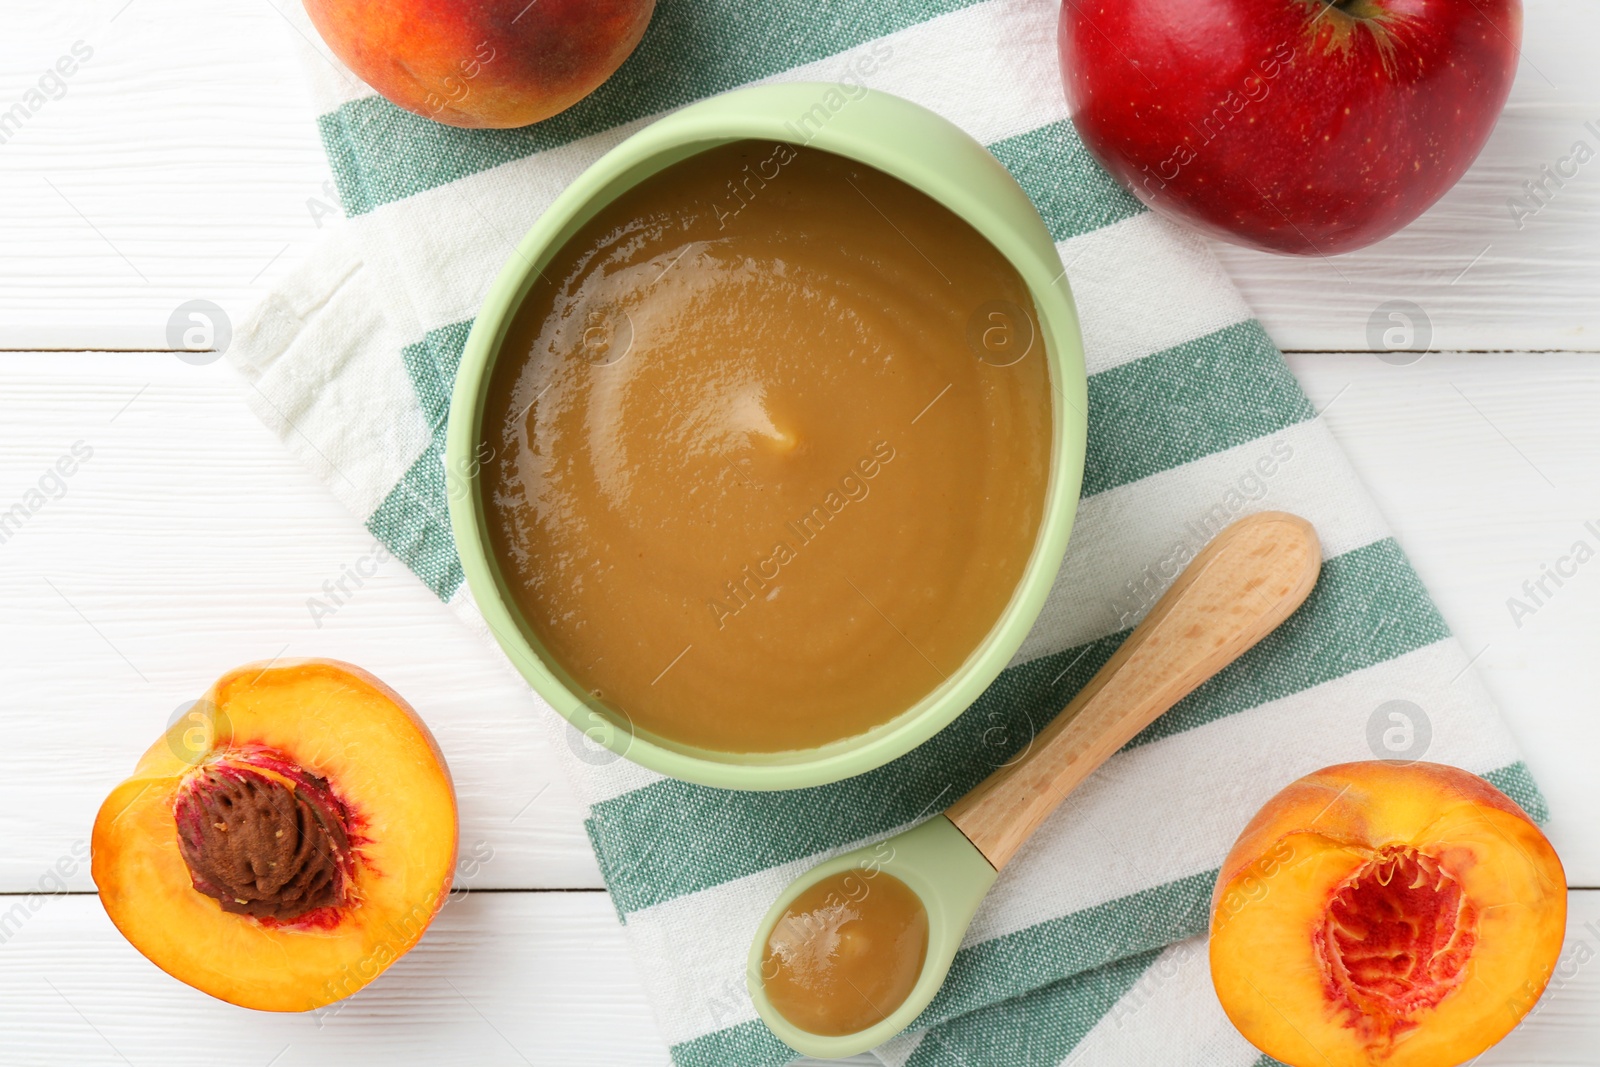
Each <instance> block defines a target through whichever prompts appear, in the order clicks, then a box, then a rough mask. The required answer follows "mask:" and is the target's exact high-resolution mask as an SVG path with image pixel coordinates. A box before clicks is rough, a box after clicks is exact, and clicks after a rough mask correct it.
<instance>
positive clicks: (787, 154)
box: [481, 141, 1052, 752]
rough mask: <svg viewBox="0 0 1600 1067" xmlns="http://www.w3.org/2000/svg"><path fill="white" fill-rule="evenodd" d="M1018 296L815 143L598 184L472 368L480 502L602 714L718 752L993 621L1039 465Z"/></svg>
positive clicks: (776, 737) (901, 694)
mask: <svg viewBox="0 0 1600 1067" xmlns="http://www.w3.org/2000/svg"><path fill="white" fill-rule="evenodd" d="M1051 426H1052V407H1051V401H1050V381H1049V370H1048V367H1047V365H1046V359H1045V353H1044V350H1043V342H1042V340H1040V339H1039V337H1038V327H1037V322H1036V320H1035V318H1034V312H1033V304H1032V301H1031V299H1030V297H1029V295H1028V291H1027V287H1026V285H1025V284H1024V283H1023V281H1022V279H1021V278H1020V277H1019V276H1018V275H1017V273H1016V271H1015V270H1014V269H1013V268H1012V267H1011V265H1010V264H1009V263H1008V262H1007V261H1006V260H1005V258H1004V257H1003V256H1001V255H1000V253H999V252H998V251H996V250H995V249H994V247H993V246H992V245H990V244H989V243H988V242H987V241H986V240H985V239H984V238H983V237H982V236H981V235H979V234H978V232H977V231H976V230H974V229H972V227H971V226H969V225H968V224H967V223H966V222H965V221H963V220H962V219H960V218H959V217H957V216H956V215H955V214H953V213H952V212H950V211H949V210H948V209H946V208H945V207H943V206H942V205H940V204H939V203H937V202H936V201H934V200H933V199H931V198H930V197H928V196H926V195H924V194H922V193H921V192H919V191H917V190H915V189H913V188H911V187H910V186H908V185H906V184H905V183H903V182H901V181H899V180H898V179H896V178H892V177H890V176H888V175H886V174H883V173H881V172H879V171H876V170H874V169H872V168H870V167H867V166H865V165H863V164H859V163H856V162H853V161H850V160H847V159H844V158H843V157H840V156H835V155H832V154H829V153H825V152H820V151H816V150H811V149H806V148H803V147H800V146H796V145H789V144H771V143H763V142H755V141H741V142H736V143H733V144H729V145H724V146H722V147H718V148H715V149H711V150H709V151H706V152H703V153H701V154H699V155H695V156H692V157H690V158H688V159H686V160H683V161H681V162H679V163H676V164H674V165H672V166H670V167H668V168H667V169H665V170H663V171H661V172H659V173H657V174H655V175H654V176H652V177H649V178H647V179H645V180H644V181H642V182H640V183H639V184H638V185H636V186H635V187H634V188H632V189H631V190H629V191H628V192H626V193H624V194H623V195H622V196H620V197H619V198H617V199H616V200H614V201H612V202H611V203H610V204H609V205H608V206H607V207H605V208H604V209H602V210H601V212H600V213H599V214H598V215H596V216H595V217H594V218H593V219H591V220H590V221H589V222H588V223H587V224H585V225H584V226H583V227H582V228H581V229H580V230H579V231H578V232H577V233H576V234H575V235H574V236H573V237H572V238H571V239H570V240H569V241H568V242H567V243H566V244H565V245H564V246H563V247H562V248H561V249H560V250H559V251H558V252H557V253H556V254H555V256H554V258H553V259H552V260H551V261H550V262H549V263H547V264H545V265H544V267H543V270H542V271H541V276H540V277H539V278H538V279H537V280H536V281H535V283H534V286H533V288H532V290H531V291H530V293H529V295H528V297H527V298H526V300H525V301H524V303H523V304H522V306H521V308H520V309H519V310H518V312H517V315H516V317H515V319H514V321H513V323H512V326H511V328H510V331H509V334H508V337H507V340H506V343H505V346H504V348H503V349H502V354H501V356H500V358H499V361H498V363H497V365H496V367H495V370H494V372H493V380H492V382H491V388H490V391H489V401H488V407H487V409H486V416H485V420H484V435H485V442H484V443H485V445H486V446H487V447H485V448H484V449H482V450H481V454H483V455H487V456H490V457H491V458H490V459H489V460H488V461H487V463H486V464H485V469H484V488H485V512H486V515H485V518H486V526H487V529H488V532H489V538H490V543H491V546H492V550H493V552H494V554H495V557H496V560H497V562H498V565H499V567H500V570H501V572H502V575H503V577H504V579H505V581H506V584H507V585H508V587H509V588H510V591H511V594H512V597H513V599H514V600H515V601H516V603H517V605H518V606H519V608H520V609H521V611H522V613H523V615H524V616H525V618H526V620H527V623H528V625H529V626H530V627H531V628H532V629H533V631H534V632H535V634H536V635H537V637H538V639H539V640H540V641H541V642H542V643H543V644H544V646H545V648H546V649H547V651H548V652H549V654H550V655H551V656H552V657H553V658H554V659H555V660H556V661H557V662H559V663H560V664H562V665H563V667H564V668H565V669H566V670H567V672H568V673H569V674H570V675H571V676H572V677H573V678H574V679H575V680H576V682H577V683H578V685H580V686H581V687H583V688H584V689H587V690H589V691H590V692H591V693H593V694H594V698H595V699H596V700H597V701H601V702H603V703H604V704H605V705H606V706H608V707H610V708H612V709H615V710H616V711H617V712H619V713H620V714H621V715H623V716H625V717H626V718H627V719H628V720H629V721H630V722H631V723H632V725H633V726H634V727H635V728H637V729H639V730H643V731H649V732H651V733H654V734H656V735H658V736H660V737H662V738H666V739H669V740H672V741H677V742H681V743H686V744H692V745H698V746H702V747H705V748H710V749H715V750H719V751H726V752H776V751H783V750H788V749H798V748H812V747H816V746H819V745H823V744H826V743H828V742H830V741H835V740H839V739H841V738H845V737H849V736H852V735H855V734H858V733H861V732H863V731H866V730H869V729H871V728H872V727H874V726H878V725H880V724H882V723H885V722H887V721H889V720H890V719H893V718H894V717H896V716H897V715H899V714H900V713H902V712H904V711H906V710H907V709H909V708H910V707H911V706H912V705H914V704H915V703H916V702H917V701H918V700H920V699H921V698H922V697H924V696H925V695H927V694H928V693H929V692H930V691H931V690H933V689H934V688H935V687H936V686H938V685H939V684H940V683H941V682H942V681H943V680H944V679H945V677H946V676H947V675H948V674H949V673H951V672H952V671H954V670H955V669H956V668H957V667H958V666H959V665H960V664H961V663H962V662H963V661H964V660H965V659H966V658H967V657H968V655H969V654H970V653H972V651H973V650H974V649H975V648H976V647H977V646H978V644H979V643H980V642H981V641H982V640H983V638H984V637H985V635H986V634H987V633H988V631H989V630H990V629H991V627H992V626H993V625H994V623H995V622H996V620H997V619H998V617H999V616H1000V614H1001V612H1002V611H1003V610H1004V608H1005V606H1006V604H1007V603H1008V602H1009V601H1010V599H1011V596H1012V593H1013V591H1014V589H1015V587H1016V584H1017V582H1018V580H1019V578H1020V577H1021V575H1022V572H1023V570H1024V568H1025V566H1026V564H1027V562H1028V558H1029V556H1030V554H1031V552H1032V550H1033V546H1034V540H1035V536H1036V534H1037V532H1038V527H1039V522H1040V517H1041V514H1042V512H1043V508H1044V499H1045V491H1046V481H1047V477H1048V474H1049V468H1050V458H1051V457H1050V439H1051Z"/></svg>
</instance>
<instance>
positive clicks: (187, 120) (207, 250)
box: [0, 0, 339, 348]
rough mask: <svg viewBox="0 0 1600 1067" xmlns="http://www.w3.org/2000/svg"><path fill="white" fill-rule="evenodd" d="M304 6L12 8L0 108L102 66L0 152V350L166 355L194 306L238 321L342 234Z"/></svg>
mask: <svg viewBox="0 0 1600 1067" xmlns="http://www.w3.org/2000/svg"><path fill="white" fill-rule="evenodd" d="M296 2H298V0H217V2H204V0H132V2H131V3H129V2H128V0H91V2H89V3H75V4H10V5H7V7H6V11H5V16H4V17H5V32H3V33H0V111H5V110H7V109H9V108H10V107H11V106H12V105H13V104H15V103H17V102H19V101H23V100H24V96H25V93H26V92H27V90H29V89H30V88H34V87H37V85H38V80H39V78H40V77H41V75H42V73H43V72H44V71H45V70H46V69H47V68H50V67H52V66H53V65H54V64H55V62H56V61H57V59H58V58H60V57H61V56H62V55H65V54H67V53H68V52H69V50H70V48H71V46H72V45H73V43H74V42H77V41H82V42H84V44H85V46H87V47H88V48H90V49H92V50H93V56H92V58H91V59H89V60H88V61H86V62H84V63H83V64H82V65H81V69H80V70H78V72H77V73H76V74H74V75H72V77H70V78H68V79H65V89H66V91H65V95H64V96H62V97H61V98H60V99H48V100H46V102H45V103H44V106H43V107H41V108H40V109H39V110H38V111H37V113H35V114H33V115H32V116H31V117H29V118H28V120H27V121H26V123H25V125H24V126H23V127H22V130H21V132H20V133H17V134H16V135H14V136H12V137H11V138H10V139H9V140H6V141H4V143H0V347H3V348H24V347H31V348H85V347H111V348H164V347H166V341H165V333H166V322H167V319H168V316H169V315H170V314H171V312H172V310H173V309H174V308H175V307H177V306H178V305H179V304H181V303H183V302H184V301H187V300H191V299H195V298H205V299H209V300H212V301H214V302H215V303H217V304H219V305H220V306H221V307H222V308H223V309H224V310H225V311H226V312H227V313H228V314H229V315H230V316H231V317H232V319H233V321H235V322H237V321H239V320H240V319H242V318H243V316H244V315H245V313H246V312H248V311H249V309H250V308H251V307H252V306H253V305H254V304H255V303H256V301H257V300H259V299H260V297H261V296H262V295H263V294H265V293H266V292H267V291H268V289H269V288H270V287H271V285H272V283H273V282H274V281H276V280H277V279H278V278H280V277H282V276H283V275H284V273H285V272H287V271H288V270H290V269H291V268H292V267H293V266H294V265H295V264H296V263H298V262H299V261H300V260H301V259H302V258H303V257H304V256H305V255H306V254H307V253H308V252H309V251H310V249H311V247H312V245H313V244H314V243H315V241H316V238H317V237H318V234H319V226H318V222H319V221H320V222H321V223H322V229H324V230H325V229H326V228H327V227H328V226H329V225H330V224H333V223H337V222H338V221H339V216H338V214H337V210H336V205H337V203H338V201H337V199H336V198H333V197H332V196H331V195H330V193H329V192H328V191H325V189H324V184H325V183H327V182H329V181H330V177H331V172H330V171H329V169H328V164H327V160H326V157H325V156H324V155H323V152H322V146H321V143H320V141H319V140H318V138H317V132H316V127H315V123H314V112H313V109H312V106H311V102H310V98H309V94H308V93H307V90H306V87H305V82H306V79H305V76H304V74H303V72H302V68H301V64H300V53H301V52H302V51H303V50H306V49H307V48H308V46H307V45H306V43H305V42H304V41H303V40H301V39H300V38H299V37H298V36H297V35H296V34H295V31H294V30H292V29H291V28H290V27H289V25H288V24H287V23H286V22H285V21H284V20H283V18H282V17H281V16H280V15H279V14H278V13H277V9H276V7H275V6H274V5H277V4H285V3H296ZM313 61H315V60H313ZM329 188H330V189H331V186H330V187H329ZM308 201H311V202H314V204H308ZM315 204H322V205H331V206H333V207H334V209H335V210H334V213H333V214H332V215H325V214H322V211H323V208H321V207H315V206H314V205H315Z"/></svg>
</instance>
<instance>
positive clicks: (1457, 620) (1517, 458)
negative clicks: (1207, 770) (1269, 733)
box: [1289, 354, 1600, 886]
mask: <svg viewBox="0 0 1600 1067" xmlns="http://www.w3.org/2000/svg"><path fill="white" fill-rule="evenodd" d="M1289 362H1290V366H1291V368H1292V369H1293V370H1294V372H1295V374H1296V376H1297V377H1298V378H1299V379H1300V382H1301V384H1302V385H1303V386H1304V387H1305V389H1306V391H1307V392H1308V393H1309V395H1310V396H1311V399H1312V402H1313V403H1314V404H1315V405H1316V406H1317V408H1318V409H1319V410H1322V411H1325V412H1326V415H1325V417H1326V418H1327V420H1328V424H1329V426H1330V428H1331V429H1332V431H1333V433H1334V435H1335V436H1336V437H1337V438H1338V439H1339V442H1340V444H1341V445H1343V446H1344V449H1345V452H1346V454H1347V455H1348V456H1349V458H1350V460H1351V462H1352V463H1353V464H1354V465H1355V468H1356V470H1357V472H1358V473H1359V475H1360V476H1361V478H1362V480H1363V481H1364V482H1365V483H1366V485H1367V488H1368V489H1369V490H1370V491H1371V492H1372V494H1373V496H1374V497H1375V498H1376V500H1377V503H1378V507H1379V509H1380V510H1381V511H1382V512H1383V514H1384V515H1385V517H1387V518H1388V520H1389V522H1390V524H1391V525H1392V526H1393V527H1394V529H1395V532H1396V535H1397V536H1398V537H1399V539H1400V544H1401V545H1402V546H1403V547H1404V548H1405V550H1406V552H1407V554H1408V555H1409V556H1410V557H1411V561H1412V562H1413V563H1414V564H1415V565H1416V567H1417V569H1418V571H1419V572H1420V573H1421V575H1422V580H1423V582H1424V583H1425V584H1426V586H1427V587H1428V589H1429V591H1430V592H1431V593H1432V594H1433V596H1434V599H1435V600H1437V601H1438V603H1439V607H1440V609H1441V610H1442V612H1443V613H1444V617H1445V620H1446V621H1447V622H1448V623H1449V624H1450V626H1451V628H1452V629H1453V630H1454V631H1455V633H1456V635H1457V636H1458V638H1459V639H1460V641H1461V643H1462V645H1463V646H1465V648H1466V650H1467V654H1468V655H1469V656H1476V657H1477V660H1476V664H1475V666H1476V669H1477V671H1478V673H1479V676H1480V677H1481V678H1482V679H1483V681H1484V682H1485V684H1487V685H1488V687H1489V690H1490V692H1491V693H1492V694H1493V695H1494V696H1495V698H1496V700H1497V701H1498V702H1499V704H1500V706H1501V708H1502V709H1503V710H1504V712H1505V716H1506V719H1507V721H1508V722H1509V723H1510V726H1511V729H1512V732H1513V733H1514V734H1515V735H1516V737H1517V740H1518V742H1519V743H1520V744H1521V746H1522V748H1523V751H1524V752H1525V753H1526V754H1527V758H1528V763H1529V765H1530V766H1531V767H1532V769H1533V773H1534V776H1535V777H1536V778H1537V779H1538V781H1539V784H1540V785H1541V786H1542V787H1543V789H1544V792H1545V794H1546V795H1547V796H1548V798H1549V800H1550V808H1551V811H1552V813H1553V817H1552V819H1551V823H1550V826H1549V827H1548V830H1549V832H1550V837H1551V840H1552V841H1553V842H1554V843H1555V845H1556V848H1557V850H1558V851H1559V852H1560V853H1561V856H1562V859H1563V860H1564V861H1565V863H1566V866H1567V876H1568V880H1569V884H1572V885H1581V886H1600V840H1597V838H1596V836H1595V833H1594V827H1593V822H1594V816H1595V814H1596V812H1600V778H1597V777H1596V775H1595V773H1594V754H1595V752H1597V751H1600V722H1597V720H1596V717H1595V714H1594V711H1595V702H1594V698H1593V694H1594V693H1595V692H1597V691H1600V657H1597V656H1596V655H1595V650H1596V649H1597V648H1600V562H1590V563H1589V564H1587V565H1584V566H1581V567H1576V576H1575V577H1573V578H1570V579H1566V580H1565V582H1566V584H1565V585H1564V586H1562V587H1559V588H1558V587H1556V586H1555V584H1554V583H1553V582H1550V581H1548V580H1547V581H1546V588H1547V589H1548V590H1549V591H1550V592H1551V593H1553V594H1554V595H1553V596H1548V597H1544V598H1542V599H1543V600H1544V603H1543V604H1542V605H1541V606H1538V607H1537V608H1536V612H1535V614H1532V615H1520V613H1519V617H1518V618H1513V615H1512V612H1511V611H1510V610H1509V609H1508V607H1507V602H1508V600H1509V599H1510V598H1512V597H1517V598H1520V599H1524V600H1526V598H1527V594H1526V593H1525V592H1524V590H1523V583H1524V582H1526V581H1530V580H1531V581H1538V580H1539V579H1540V578H1541V576H1542V575H1543V574H1544V573H1545V571H1544V568H1545V567H1546V566H1547V565H1548V566H1552V567H1553V566H1555V565H1557V564H1558V563H1559V562H1560V560H1561V559H1562V558H1563V557H1564V556H1567V555H1569V554H1570V553H1571V552H1572V548H1573V545H1574V543H1575V542H1576V541H1578V540H1580V539H1585V540H1587V543H1588V545H1589V546H1590V547H1589V550H1590V551H1591V552H1593V551H1596V550H1600V533H1597V532H1596V531H1600V497H1597V495H1596V493H1595V487H1596V484H1597V483H1596V480H1595V473H1594V472H1595V471H1596V470H1600V420H1596V419H1595V416H1594V413H1595V411H1596V410H1600V365H1597V363H1596V361H1595V360H1594V358H1593V357H1591V356H1584V355H1549V354H1547V355H1539V356H1519V355H1504V354H1502V355H1468V356H1462V355H1437V354H1436V355H1430V356H1428V357H1426V358H1425V359H1423V360H1422V361H1421V362H1420V363H1417V364H1415V365H1413V366H1409V367H1398V366H1393V365H1390V364H1388V363H1384V362H1382V361H1381V360H1379V359H1377V358H1375V357H1373V356H1371V355H1343V356H1333V355H1304V356H1293V357H1291V358H1290V361H1289ZM1589 522H1593V523H1594V528H1593V529H1590V528H1587V527H1586V525H1585V524H1586V523H1589ZM1566 566H1567V567H1568V569H1572V568H1574V567H1575V566H1576V565H1575V564H1574V563H1573V562H1572V561H1571V560H1569V561H1568V563H1567V564H1566ZM1528 602H1529V603H1531V601H1528ZM1424 711H1426V709H1424Z"/></svg>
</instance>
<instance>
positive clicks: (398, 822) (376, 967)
mask: <svg viewBox="0 0 1600 1067" xmlns="http://www.w3.org/2000/svg"><path fill="white" fill-rule="evenodd" d="M195 707H197V708H200V709H203V710H202V711H201V712H199V713H197V714H196V716H194V717H191V719H187V720H184V721H180V722H177V723H174V724H173V725H172V726H171V727H170V728H169V729H168V731H167V733H166V734H165V735H164V736H162V737H161V738H160V739H158V740H157V741H156V743H155V744H153V745H151V746H150V748H149V749H148V750H147V751H146V752H145V754H144V756H143V757H142V758H141V759H140V760H139V763H138V765H137V766H136V767H135V768H134V770H133V773H132V774H131V775H130V776H129V777H128V778H127V779H125V780H124V781H123V782H122V783H120V784H119V785H117V786H116V787H115V788H114V789H112V791H111V793H110V795H108V796H107V798H106V800H105V803H103V804H102V805H101V807H100V812H99V814H98V815H97V816H96V818H95V824H94V832H93V837H92V840H91V844H90V851H91V854H92V872H93V876H94V881H95V885H96V887H97V888H98V889H99V892H100V903H101V905H102V906H103V907H104V908H105V910H106V914H107V915H108V916H109V917H110V919H111V921H112V922H113V923H114V924H115V925H116V927H117V929H118V930H119V931H121V932H122V934H123V935H124V936H125V937H127V939H128V940H129V942H130V943H132V945H133V946H134V947H135V948H137V949H138V950H139V951H140V952H141V953H143V954H144V955H145V956H146V957H147V958H148V959H149V960H150V961H151V962H152V963H154V964H155V965H156V966H157V967H159V968H161V969H162V970H164V971H166V972H167V973H168V974H170V975H172V976H173V977H174V978H177V979H178V980H180V981H183V982H186V983H188V984H189V985H191V986H193V987H195V988H196V989H199V990H201V991H202V992H205V993H209V994H210V995H212V996H214V997H218V998H220V999H222V1000H225V1001H228V1002H229V1003H232V1004H238V1005H240V1006H242V1007H247V1008H255V1009H258V1010H262V1011H308V1010H311V1009H315V1008H319V1007H322V1006H323V1005H326V1004H329V1003H331V1002H333V1001H335V1000H339V999H340V998H342V997H346V996H349V995H350V994H352V993H354V992H356V991H357V990H359V989H361V988H362V987H363V986H365V985H367V984H368V983H369V982H371V981H372V980H373V979H375V978H377V977H378V975H380V974H381V973H383V971H384V970H385V969H386V968H387V967H388V966H389V965H390V964H392V963H393V962H394V961H395V960H397V959H399V958H400V957H401V956H403V955H405V953H406V952H407V951H409V950H410V949H411V947H412V946H413V945H415V944H416V942H417V941H418V939H419V938H421V937H422V935H423V932H424V931H425V930H426V929H427V928H428V925H429V923H430V922H431V921H432V920H433V917H434V916H435V915H436V914H437V913H438V910H439V908H440V907H441V906H442V905H443V903H444V901H445V899H446V895H447V894H448V893H449V891H450V886H451V881H452V878H453V875H454V868H455V862H456V844H457V837H458V830H457V823H456V800H455V790H454V787H453V786H452V784H451V780H450V772H449V768H448V767H447V766H446V765H445V762H444V757H443V755H442V753H441V752H440V750H439V747H438V745H437V743H435V741H434V739H433V736H432V734H431V733H430V732H429V731H428V728H427V726H426V725H425V724H424V723H423V721H422V720H421V718H420V717H418V716H417V714H416V712H415V711H413V710H412V708H411V707H410V705H408V704H407V703H406V702H405V700H404V699H403V698H401V697H400V695H399V694H398V693H396V692H394V690H392V689H390V688H389V687H388V686H386V685H384V684H383V683H382V682H380V681H379V680H378V679H376V678H374V677H373V676H372V675H370V674H368V673H367V672H365V671H362V670H360V669H359V668H357V667H354V666H352V665H350V664H347V663H339V662H336V661H331V660H279V661H275V662H273V663H270V664H260V663H258V664H250V665H247V666H244V667H240V668H238V669H236V670H233V671H229V672H228V673H227V674H225V675H223V676H222V677H221V678H220V679H218V680H217V682H216V683H215V684H214V685H212V687H211V688H210V689H209V690H208V691H207V693H206V694H205V696H204V698H203V699H202V700H201V701H199V702H198V703H197V704H196V705H195ZM202 727H203V728H202ZM280 834H281V836H280ZM286 870H287V873H286Z"/></svg>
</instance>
